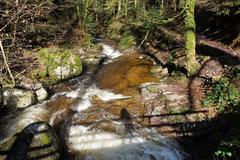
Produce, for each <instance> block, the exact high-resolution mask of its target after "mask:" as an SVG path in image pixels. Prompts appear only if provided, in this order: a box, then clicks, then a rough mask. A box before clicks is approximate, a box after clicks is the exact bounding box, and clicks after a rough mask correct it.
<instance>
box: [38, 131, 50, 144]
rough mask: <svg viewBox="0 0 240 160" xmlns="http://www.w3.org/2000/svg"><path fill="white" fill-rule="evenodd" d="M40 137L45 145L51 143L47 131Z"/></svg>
mask: <svg viewBox="0 0 240 160" xmlns="http://www.w3.org/2000/svg"><path fill="white" fill-rule="evenodd" d="M39 138H40V141H41V143H42V144H44V145H47V144H50V143H51V139H50V137H49V136H48V135H47V134H46V133H43V134H41V135H40V136H39Z"/></svg>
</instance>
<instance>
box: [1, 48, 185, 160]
mask: <svg viewBox="0 0 240 160" xmlns="http://www.w3.org/2000/svg"><path fill="white" fill-rule="evenodd" d="M102 46H103V51H102V55H103V57H105V58H104V59H105V60H104V62H103V63H102V65H101V66H98V67H97V68H94V69H92V70H89V71H87V72H86V73H85V74H84V75H83V76H81V77H80V78H76V79H73V80H70V81H68V83H66V84H65V85H63V86H64V87H63V86H60V88H65V89H62V90H61V91H59V92H58V93H56V94H55V95H54V96H52V97H51V99H50V100H48V101H45V102H43V103H41V104H37V105H35V106H31V107H29V108H26V109H25V110H23V111H20V112H19V113H18V115H17V116H15V118H14V119H11V120H8V122H6V125H5V128H3V130H2V132H1V133H0V136H1V139H7V137H10V136H11V135H13V134H15V133H16V132H19V131H20V130H22V129H23V128H24V127H25V126H27V125H28V124H30V123H33V122H36V121H47V122H49V123H50V124H51V125H52V126H58V127H59V126H60V130H61V134H60V135H61V136H62V138H64V141H65V143H66V144H65V145H66V146H67V148H68V151H69V152H70V153H71V154H72V155H74V156H75V157H76V159H81V160H181V159H182V156H181V154H180V149H179V147H178V146H177V144H176V143H175V142H174V141H172V140H170V139H169V138H167V137H165V136H162V135H161V134H159V133H158V132H157V131H156V130H154V129H149V128H145V127H143V126H142V125H141V118H138V117H141V116H142V115H144V104H143V102H142V99H141V94H140V93H139V90H138V86H139V85H140V84H141V83H144V82H154V81H156V80H157V79H156V77H154V76H152V75H150V74H149V69H150V68H151V67H152V66H153V64H152V62H151V61H149V60H147V59H146V58H145V57H144V56H142V55H140V54H131V55H122V54H121V53H120V52H119V51H117V50H114V49H113V48H112V47H111V46H109V45H107V44H102Z"/></svg>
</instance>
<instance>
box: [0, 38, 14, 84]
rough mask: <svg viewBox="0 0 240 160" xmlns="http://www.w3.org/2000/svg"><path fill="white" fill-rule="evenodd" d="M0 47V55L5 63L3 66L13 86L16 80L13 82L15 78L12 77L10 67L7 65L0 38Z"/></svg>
mask: <svg viewBox="0 0 240 160" xmlns="http://www.w3.org/2000/svg"><path fill="white" fill-rule="evenodd" d="M0 49H1V52H2V56H3V61H4V64H5V67H6V69H7V71H8V73H9V76H10V77H11V80H12V85H13V86H15V85H16V82H15V79H14V77H13V75H12V72H11V69H10V67H9V65H8V60H7V56H6V54H5V52H4V49H3V45H2V40H0Z"/></svg>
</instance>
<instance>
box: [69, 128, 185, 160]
mask: <svg viewBox="0 0 240 160" xmlns="http://www.w3.org/2000/svg"><path fill="white" fill-rule="evenodd" d="M148 134H149V135H150V134H151V133H148ZM164 138H165V137H163V136H158V137H157V138H156V137H155V139H154V141H156V140H157V141H159V143H163V142H164V141H166V140H165V139H164ZM68 141H69V142H68V143H69V147H70V149H71V150H73V151H74V152H77V153H78V155H79V157H80V158H81V159H87V158H89V157H92V158H93V157H95V158H93V159H96V160H115V159H116V160H118V159H121V160H151V158H152V159H153V158H154V159H156V160H181V159H182V158H181V156H180V154H179V153H178V152H177V151H176V150H174V149H173V148H171V147H170V146H169V147H168V146H167V145H164V144H161V145H159V144H158V145H157V144H156V143H153V141H151V140H150V139H149V137H148V138H146V137H145V136H144V137H143V136H141V135H139V136H138V135H137V134H136V133H135V134H133V135H131V136H130V135H125V136H119V135H116V134H114V133H109V132H104V131H97V130H91V129H90V128H88V127H84V126H72V127H71V128H70V130H69V139H68ZM168 143H169V142H168ZM96 157H97V158H96ZM154 159H153V160H154Z"/></svg>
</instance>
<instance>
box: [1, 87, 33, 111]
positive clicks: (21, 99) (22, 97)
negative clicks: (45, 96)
mask: <svg viewBox="0 0 240 160" xmlns="http://www.w3.org/2000/svg"><path fill="white" fill-rule="evenodd" d="M35 102H36V98H35V93H34V92H33V91H31V90H25V89H8V90H5V91H4V92H3V105H4V106H10V107H16V108H25V107H28V106H30V105H32V104H34V103H35Z"/></svg>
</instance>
